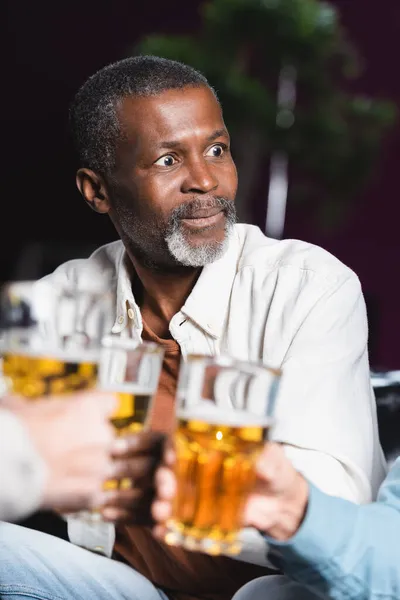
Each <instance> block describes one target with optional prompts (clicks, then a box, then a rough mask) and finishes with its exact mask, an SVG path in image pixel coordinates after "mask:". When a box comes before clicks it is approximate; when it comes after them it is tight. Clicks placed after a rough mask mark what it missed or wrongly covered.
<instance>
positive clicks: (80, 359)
mask: <svg viewBox="0 0 400 600" xmlns="http://www.w3.org/2000/svg"><path fill="white" fill-rule="evenodd" d="M1 350H2V353H3V354H12V355H15V356H29V357H30V358H37V359H38V360H46V359H47V360H59V361H61V362H66V363H98V362H99V359H100V350H97V349H96V348H94V349H93V348H92V349H88V350H83V349H82V350H75V349H74V350H72V349H71V350H62V349H56V350H54V349H51V348H49V349H48V350H47V348H43V350H41V351H38V350H35V349H29V348H24V349H22V348H21V349H19V348H16V347H15V346H11V347H10V348H7V347H6V346H3V347H2V349H1Z"/></svg>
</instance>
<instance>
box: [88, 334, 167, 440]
mask: <svg viewBox="0 0 400 600" xmlns="http://www.w3.org/2000/svg"><path fill="white" fill-rule="evenodd" d="M163 358H164V349H163V348H162V346H160V345H159V344H156V343H154V342H142V343H138V342H137V341H135V340H133V339H131V338H121V337H113V336H107V337H104V339H103V341H102V350H101V355H100V364H99V386H100V388H101V389H102V390H103V391H109V392H114V393H115V394H116V396H117V398H118V405H117V408H116V410H115V412H114V414H113V415H111V423H112V425H113V426H114V428H115V432H116V435H117V436H121V435H126V434H128V433H138V432H139V431H141V430H142V429H143V428H144V427H146V425H147V423H148V419H149V417H150V413H151V409H152V401H153V397H154V394H155V392H156V391H157V387H158V381H159V378H160V373H161V368H162V363H163Z"/></svg>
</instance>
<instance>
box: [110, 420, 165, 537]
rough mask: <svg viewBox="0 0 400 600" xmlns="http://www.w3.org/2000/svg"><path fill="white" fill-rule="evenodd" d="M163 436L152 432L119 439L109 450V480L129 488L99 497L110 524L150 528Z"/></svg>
mask: <svg viewBox="0 0 400 600" xmlns="http://www.w3.org/2000/svg"><path fill="white" fill-rule="evenodd" d="M164 441H165V436H163V435H162V434H159V433H155V432H152V431H145V432H142V433H138V434H134V435H128V436H126V437H122V438H119V439H118V440H117V441H116V442H115V444H114V447H113V449H112V454H111V455H112V458H113V459H114V463H113V466H112V468H111V470H110V471H109V473H108V478H107V479H108V480H110V479H118V480H124V481H126V480H129V481H130V487H129V489H116V490H109V491H106V492H104V494H102V495H101V497H100V498H99V505H101V506H102V515H103V518H104V519H105V520H106V521H112V522H113V523H131V524H135V525H147V526H148V525H151V524H152V523H153V519H152V517H151V505H152V501H153V498H154V474H155V471H156V469H157V467H158V465H159V463H160V460H161V457H162V454H163V446H164Z"/></svg>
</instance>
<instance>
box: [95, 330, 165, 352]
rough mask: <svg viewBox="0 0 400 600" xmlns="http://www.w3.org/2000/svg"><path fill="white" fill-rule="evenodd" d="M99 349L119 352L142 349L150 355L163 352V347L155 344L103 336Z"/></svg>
mask: <svg viewBox="0 0 400 600" xmlns="http://www.w3.org/2000/svg"><path fill="white" fill-rule="evenodd" d="M101 347H102V348H105V349H107V350H112V349H113V348H116V349H120V350H138V349H139V348H142V349H143V350H147V351H148V352H149V353H151V354H161V353H162V352H164V347H163V346H162V345H161V344H157V342H150V341H146V340H145V341H140V340H134V339H133V338H125V337H120V336H114V335H105V336H103V337H102V339H101Z"/></svg>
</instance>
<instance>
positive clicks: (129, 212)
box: [109, 86, 237, 268]
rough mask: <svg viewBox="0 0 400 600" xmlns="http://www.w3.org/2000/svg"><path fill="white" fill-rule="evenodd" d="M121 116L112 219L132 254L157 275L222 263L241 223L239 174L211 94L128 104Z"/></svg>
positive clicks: (203, 91)
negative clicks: (178, 268)
mask: <svg viewBox="0 0 400 600" xmlns="http://www.w3.org/2000/svg"><path fill="white" fill-rule="evenodd" d="M118 117H119V121H120V126H121V130H122V136H121V139H120V140H119V142H118V145H117V148H116V168H115V170H114V172H113V175H112V177H111V181H110V182H109V184H110V205H111V208H110V212H109V214H110V217H111V219H112V220H113V222H114V225H115V227H116V228H117V230H118V232H119V234H120V236H121V238H122V240H123V241H124V243H125V245H126V246H127V248H128V249H129V250H130V251H131V252H132V253H133V255H134V256H136V257H137V258H138V259H139V260H141V261H142V262H144V264H147V265H148V266H151V267H155V268H173V267H176V266H178V265H188V266H203V265H204V264H207V263H209V262H213V261H214V260H216V259H217V258H219V257H220V256H221V255H222V254H223V252H224V251H225V248H226V243H227V238H228V235H229V232H230V230H231V228H232V225H233V224H234V222H235V219H236V214H235V209H234V204H233V201H234V199H235V195H236V189H237V174H236V168H235V165H234V162H233V160H232V157H231V154H230V150H229V145H230V144H229V135H228V132H227V130H226V128H225V124H224V121H223V118H222V113H221V109H220V106H219V104H218V102H217V100H216V99H215V97H214V95H213V93H212V92H211V90H210V89H208V88H207V87H205V86H204V87H196V88H191V87H187V88H184V89H181V90H168V91H166V92H164V93H162V94H160V95H158V96H154V97H141V98H135V97H128V98H125V99H124V100H123V101H122V103H121V105H120V107H119V110H118Z"/></svg>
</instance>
